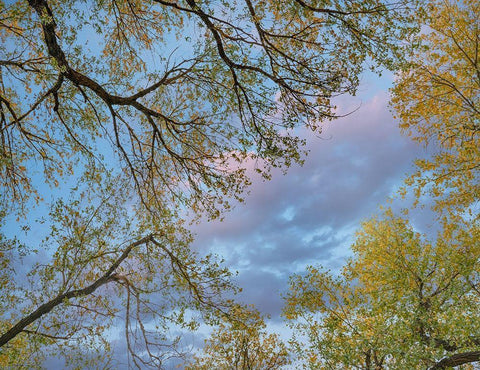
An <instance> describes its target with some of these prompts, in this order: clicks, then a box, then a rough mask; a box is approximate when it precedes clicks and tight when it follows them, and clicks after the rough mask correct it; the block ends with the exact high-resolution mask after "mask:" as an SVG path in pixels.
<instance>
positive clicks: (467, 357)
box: [430, 351, 480, 370]
mask: <svg viewBox="0 0 480 370" xmlns="http://www.w3.org/2000/svg"><path fill="white" fill-rule="evenodd" d="M479 360H480V351H472V352H464V353H457V354H454V355H452V356H450V357H446V358H444V359H442V360H440V361H439V362H437V363H436V364H435V365H433V366H432V367H431V368H430V370H440V369H447V368H450V367H454V366H459V365H463V364H468V363H471V362H476V361H479Z"/></svg>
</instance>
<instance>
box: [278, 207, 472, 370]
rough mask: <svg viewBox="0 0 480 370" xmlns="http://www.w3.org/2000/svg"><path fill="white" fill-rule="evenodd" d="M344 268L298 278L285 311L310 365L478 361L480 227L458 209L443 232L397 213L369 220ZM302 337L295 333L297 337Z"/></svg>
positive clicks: (423, 365)
mask: <svg viewBox="0 0 480 370" xmlns="http://www.w3.org/2000/svg"><path fill="white" fill-rule="evenodd" d="M353 253H354V254H353V257H352V258H351V259H350V260H349V261H348V263H347V264H346V265H345V267H344V268H343V270H342V272H341V274H340V275H339V276H336V275H334V274H332V273H330V272H328V271H325V270H324V269H322V268H318V267H310V268H309V269H308V270H307V272H306V274H304V275H296V276H293V277H292V279H291V282H290V290H289V292H288V294H287V296H286V307H285V310H284V315H285V317H286V318H287V319H288V320H290V324H291V325H292V326H293V328H295V330H296V332H297V334H298V333H299V334H301V335H302V336H305V337H307V338H308V344H305V343H303V342H302V341H297V342H296V351H297V353H298V355H299V357H300V358H301V359H302V360H304V365H305V368H311V369H345V368H358V369H447V368H452V367H455V366H459V365H468V364H474V363H478V361H480V316H479V313H480V279H479V278H480V275H479V272H480V260H479V256H480V228H479V224H478V222H475V223H470V222H465V221H464V220H463V219H462V218H461V217H458V218H456V219H455V221H453V219H451V221H450V222H449V223H445V224H444V225H443V229H442V230H441V231H440V232H439V234H438V236H437V238H436V240H434V241H429V240H427V239H426V238H425V237H424V236H422V235H420V234H419V233H417V232H415V231H414V230H413V228H412V227H411V226H410V225H409V223H408V221H407V220H405V219H402V218H398V217H394V216H393V214H392V213H391V212H390V211H389V212H387V213H386V215H385V217H384V218H382V219H373V220H371V221H369V222H367V223H365V224H364V225H363V228H362V230H361V231H360V232H359V233H358V235H357V240H356V242H355V244H354V245H353ZM294 342H295V341H294Z"/></svg>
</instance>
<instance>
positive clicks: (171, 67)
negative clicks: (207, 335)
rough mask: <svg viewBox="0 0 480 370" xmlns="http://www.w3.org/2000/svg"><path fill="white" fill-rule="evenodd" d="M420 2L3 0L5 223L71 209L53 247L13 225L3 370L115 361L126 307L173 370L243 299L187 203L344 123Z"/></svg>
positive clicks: (217, 198) (139, 360) (221, 198)
mask: <svg viewBox="0 0 480 370" xmlns="http://www.w3.org/2000/svg"><path fill="white" fill-rule="evenodd" d="M414 12H415V4H414V2H413V1H404V0H401V1H397V2H393V3H392V2H389V1H385V2H384V1H380V0H364V1H352V2H350V1H348V2H342V1H325V2H305V1H301V0H291V1H282V2H278V1H253V0H243V1H210V0H206V1H195V0H182V1H164V0H150V1H147V0H145V1H141V0H106V1H105V0H102V1H100V0H97V1H94V0H91V1H72V0H69V1H64V0H28V1H17V2H13V3H12V2H9V3H5V2H1V3H0V20H1V21H0V38H1V40H2V43H1V44H0V179H1V186H2V198H1V200H2V207H3V209H4V210H5V212H4V213H5V217H6V221H5V222H9V225H10V226H11V225H12V224H13V222H12V221H11V220H12V217H13V218H15V217H18V219H19V220H20V221H19V222H23V221H21V220H27V221H25V222H27V227H26V228H24V230H26V231H27V234H28V227H31V229H32V231H31V232H30V234H28V235H35V233H34V232H35V227H34V225H33V224H31V222H30V220H31V219H32V218H31V217H29V216H30V213H29V211H30V210H31V208H32V207H33V205H34V204H35V203H37V204H39V206H42V204H43V203H42V202H44V199H47V200H48V201H49V203H52V204H53V205H52V210H51V217H50V219H46V220H43V221H45V222H44V224H43V225H44V226H43V227H45V228H51V232H50V235H49V239H47V240H46V241H45V242H44V243H43V244H41V245H40V247H38V246H35V245H32V244H34V243H33V238H32V236H27V238H24V239H25V240H26V242H25V243H23V244H22V243H20V242H19V241H18V240H15V238H14V237H13V236H12V235H9V236H8V235H5V236H3V237H2V246H1V248H2V251H1V258H2V266H4V270H3V271H4V272H5V273H4V275H2V286H1V289H2V290H1V294H2V299H1V300H0V301H1V312H2V317H1V337H0V338H1V342H0V344H1V355H0V356H1V357H0V358H1V360H2V365H5V366H10V364H13V365H12V366H15V364H17V362H15V361H26V362H22V363H23V364H27V366H28V364H30V362H27V360H28V361H30V360H31V362H32V364H33V365H35V364H37V365H38V364H39V363H40V362H41V357H40V355H39V353H40V352H41V351H40V350H41V349H42V348H48V349H49V350H51V351H52V353H54V354H56V355H59V354H62V353H63V354H64V355H65V357H66V358H67V359H69V360H70V361H71V362H73V363H75V361H78V360H79V358H81V359H85V360H88V358H89V357H88V356H86V355H84V354H83V355H82V354H81V353H80V354H79V357H78V358H77V359H75V360H73V359H72V358H73V357H72V353H73V352H72V351H74V349H75V348H85V349H87V350H91V351H94V350H96V351H98V352H99V354H100V355H103V354H105V355H106V356H107V357H108V347H109V346H108V344H109V340H108V333H109V332H108V331H109V330H110V329H111V328H112V325H113V324H112V323H113V321H115V320H116V319H117V317H119V316H120V317H122V315H123V321H124V326H125V332H126V334H127V336H126V342H127V348H128V352H129V353H130V360H131V361H132V365H133V364H135V365H137V366H139V367H140V366H144V365H152V366H155V367H158V366H161V365H162V361H163V360H164V356H170V355H172V354H175V351H176V350H177V349H175V346H174V347H170V345H175V340H173V342H171V341H170V342H169V341H168V340H167V333H166V329H168V328H169V327H174V326H175V325H183V326H185V325H186V326H189V325H190V324H187V323H188V322H190V321H189V320H187V317H188V316H189V315H191V314H192V313H191V312H190V311H188V312H187V308H188V309H191V310H192V311H195V310H196V309H198V310H197V311H196V312H200V314H201V315H203V316H204V318H206V319H208V318H209V317H211V318H213V317H214V316H215V315H216V316H218V315H220V316H221V315H223V313H224V312H227V311H228V310H226V306H228V302H226V301H224V300H222V299H221V298H220V293H221V292H222V291H225V290H226V291H228V290H231V289H233V287H232V286H231V285H230V284H229V283H228V280H227V279H228V273H227V271H225V270H224V269H223V268H221V267H219V266H218V264H217V263H216V262H215V261H213V260H212V259H208V258H207V259H206V260H200V257H198V256H195V255H194V254H193V253H192V252H190V251H189V247H188V244H189V242H190V240H191V237H190V235H189V234H188V232H187V231H186V228H185V225H184V224H183V223H182V220H183V219H184V218H185V217H186V216H185V213H186V212H188V213H189V216H188V217H189V219H195V217H200V216H201V215H205V216H207V217H210V218H215V217H218V216H220V215H221V214H222V212H223V211H224V210H225V209H227V208H228V199H232V198H237V199H240V198H241V195H242V191H243V190H244V188H245V186H247V185H248V183H249V180H248V177H247V176H246V173H245V168H244V167H245V166H244V165H243V161H245V160H254V161H257V163H258V165H257V170H258V171H259V172H261V173H262V174H263V175H264V176H265V177H266V178H268V177H269V169H270V168H271V167H272V166H281V167H283V168H286V167H288V166H290V165H291V164H292V163H293V162H302V160H303V154H304V153H303V150H302V141H301V140H300V139H299V138H298V137H297V136H296V130H295V128H296V127H298V126H302V125H304V126H307V127H308V128H310V129H312V130H314V131H316V130H319V124H320V122H321V121H322V120H325V119H332V118H334V117H335V110H334V107H333V106H332V103H331V99H332V98H333V97H335V96H336V95H338V94H342V93H354V92H355V89H356V87H357V85H358V75H359V73H360V72H361V71H362V70H363V68H364V65H365V63H364V62H365V61H367V60H368V61H369V62H370V63H371V65H372V66H373V67H375V66H389V67H391V66H393V65H394V63H396V61H398V59H399V58H401V56H402V50H401V48H400V47H399V45H398V40H402V39H405V38H408V37H409V36H410V35H411V34H412V32H413V31H414V29H415V19H414V17H413V16H412V14H413V13H414ZM44 182H45V183H47V184H48V185H50V187H49V188H48V189H47V190H45V186H43V183H44ZM77 182H78V183H77ZM72 183H73V184H72ZM69 188H72V189H73V194H72V196H71V200H70V201H67V200H62V198H65V197H67V195H66V194H67V193H68V189H69ZM50 199H52V201H51V202H50ZM9 220H10V221H9ZM43 221H42V222H43ZM29 223H30V225H29ZM37 230H38V227H37ZM24 244H27V245H24ZM35 249H37V250H38V252H37V253H35V252H34V250H35ZM21 260H23V262H24V266H29V264H30V265H32V267H31V269H27V270H28V271H20V272H19V271H18V270H19V266H21ZM27 261H28V262H29V264H28V263H27ZM32 261H34V262H35V261H36V262H37V263H32ZM13 270H17V272H16V273H17V275H16V278H15V280H14V281H13V280H12V279H11V278H10V279H9V278H8V277H11V276H12V274H13ZM25 276H27V277H28V280H26V279H25ZM156 294H157V295H156ZM116 295H118V298H113V297H116ZM85 316H88V318H85ZM134 318H135V320H134ZM155 322H157V323H158V324H155ZM155 325H160V327H161V328H160V329H157V328H156V326H155ZM190 326H192V327H193V326H195V325H194V324H193V323H192V324H191V325H190ZM112 330H113V329H112ZM78 342H80V343H82V344H84V345H82V346H80V345H79V343H78ZM169 348H171V349H172V350H171V351H170V350H169ZM43 350H44V349H42V351H43ZM26 354H28V356H27V355H26ZM92 361H94V360H92ZM33 365H32V366H33Z"/></svg>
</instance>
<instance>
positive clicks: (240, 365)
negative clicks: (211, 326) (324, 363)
mask: <svg viewBox="0 0 480 370" xmlns="http://www.w3.org/2000/svg"><path fill="white" fill-rule="evenodd" d="M290 364H291V361H290V358H289V352H288V350H287V346H286V345H285V344H284V343H283V342H282V341H281V340H280V338H279V335H278V334H269V333H268V332H267V331H266V325H265V322H264V318H263V317H262V316H261V315H260V314H259V312H258V311H256V310H252V309H251V308H249V307H240V306H236V307H233V308H232V312H231V313H230V320H229V321H224V322H222V323H220V325H219V326H218V327H217V328H216V329H215V331H214V332H213V333H212V334H211V336H210V337H209V338H208V339H207V340H206V345H205V347H204V348H203V353H202V355H201V356H195V357H194V358H193V359H192V360H191V361H190V362H189V363H188V364H187V365H186V367H185V369H186V370H201V369H204V370H208V369H229V370H240V369H265V370H267V369H271V370H273V369H279V368H283V367H285V366H288V365H290Z"/></svg>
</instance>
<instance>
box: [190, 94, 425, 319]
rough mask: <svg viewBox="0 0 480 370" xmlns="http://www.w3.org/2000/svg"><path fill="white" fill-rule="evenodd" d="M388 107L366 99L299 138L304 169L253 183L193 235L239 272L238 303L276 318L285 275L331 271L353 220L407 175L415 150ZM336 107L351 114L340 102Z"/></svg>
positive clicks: (381, 98)
mask: <svg viewBox="0 0 480 370" xmlns="http://www.w3.org/2000/svg"><path fill="white" fill-rule="evenodd" d="M387 101H388V96H387V95H386V93H380V94H378V95H375V96H373V97H372V98H371V99H370V100H369V101H367V102H366V103H365V104H363V105H362V106H361V107H360V108H359V109H358V110H357V111H356V112H354V113H352V114H351V115H347V116H346V117H344V118H341V119H338V120H336V121H333V122H331V123H329V124H328V125H326V126H325V128H324V131H323V133H322V134H321V137H320V138H318V137H314V136H313V135H312V134H308V133H306V132H304V133H303V136H304V137H305V138H306V139H307V142H308V144H307V147H308V149H309V151H310V154H309V156H308V157H307V159H306V162H305V165H304V166H303V167H294V168H291V169H290V170H289V172H288V174H287V175H286V176H283V175H282V174H281V173H279V172H277V173H274V176H273V180H272V181H270V182H264V181H262V180H261V179H259V178H254V180H253V183H252V187H251V193H250V194H249V195H248V196H247V198H246V204H241V205H238V206H237V207H236V208H235V209H234V210H233V211H232V212H230V213H229V214H227V215H226V216H225V219H224V221H223V222H218V221H214V222H210V223H202V224H200V225H198V226H197V227H196V228H195V230H194V231H195V232H196V233H197V239H196V242H195V247H196V248H198V249H199V250H201V251H207V250H208V251H213V252H216V253H219V254H220V255H222V256H223V257H224V258H225V259H226V263H227V264H228V265H229V266H231V268H232V269H233V270H238V271H239V275H238V280H237V281H238V283H239V285H240V286H241V287H242V288H243V293H242V295H241V296H240V298H241V299H242V300H243V301H245V302H248V303H254V304H255V305H256V306H257V307H258V308H259V309H260V310H261V311H262V312H265V313H269V314H271V315H272V318H273V319H279V314H280V311H281V306H282V301H281V298H280V293H283V292H285V291H286V289H287V281H288V276H290V275H291V274H293V273H298V272H302V271H303V270H304V268H305V266H306V265H309V264H322V265H324V266H325V267H327V268H332V269H338V268H339V267H340V266H341V264H342V263H343V261H344V258H345V256H347V255H348V254H349V245H350V243H351V241H352V237H353V232H354V230H355V229H357V228H358V227H359V225H360V221H361V220H363V219H365V218H368V217H370V216H371V215H373V214H374V213H375V211H376V210H377V209H378V206H379V205H380V204H382V203H385V200H386V198H387V197H388V196H390V195H392V194H393V192H394V191H395V189H396V188H397V187H398V185H400V184H401V182H402V181H403V178H404V177H405V174H406V173H408V172H409V171H410V170H411V169H412V166H413V165H412V162H413V159H414V158H415V157H418V156H420V155H421V151H422V149H421V148H419V147H418V146H416V145H415V144H414V143H412V142H411V141H410V140H409V139H408V138H405V137H402V136H401V135H400V131H399V129H398V127H397V124H396V123H395V122H394V120H393V118H392V116H391V114H390V113H389V111H388V108H387ZM339 105H340V106H344V107H346V108H344V109H345V111H346V112H348V111H352V110H353V109H354V108H355V103H354V102H353V103H352V101H351V100H347V99H344V100H342V101H340V102H339Z"/></svg>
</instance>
